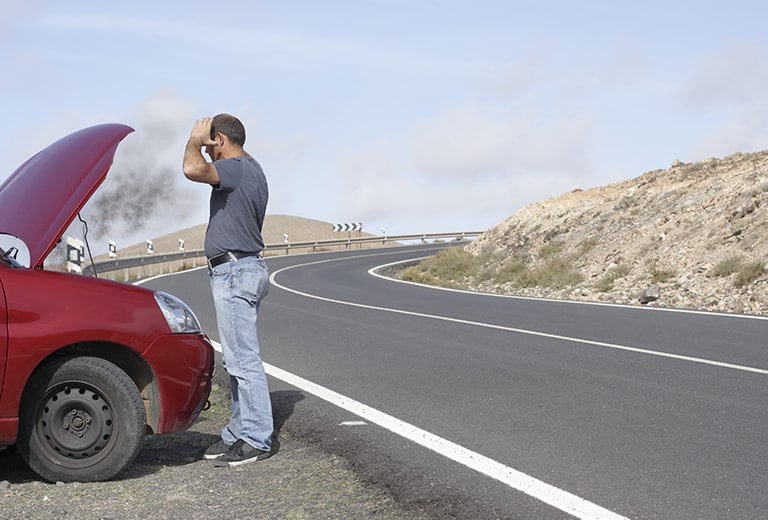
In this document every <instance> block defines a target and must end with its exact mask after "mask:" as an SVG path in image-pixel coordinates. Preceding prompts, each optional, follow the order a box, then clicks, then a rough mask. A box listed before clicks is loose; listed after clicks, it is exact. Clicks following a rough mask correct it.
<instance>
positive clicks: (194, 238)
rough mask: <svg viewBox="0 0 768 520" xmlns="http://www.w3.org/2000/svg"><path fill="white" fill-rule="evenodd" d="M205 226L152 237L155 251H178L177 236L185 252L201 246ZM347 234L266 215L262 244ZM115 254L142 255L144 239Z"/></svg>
mask: <svg viewBox="0 0 768 520" xmlns="http://www.w3.org/2000/svg"><path fill="white" fill-rule="evenodd" d="M206 226H207V224H199V225H197V226H192V227H189V228H186V229H182V230H180V231H177V232H174V233H169V234H167V235H163V236H160V237H157V238H154V239H152V242H153V248H154V252H155V254H159V253H171V252H176V251H178V250H179V239H180V238H181V239H183V240H184V249H185V250H186V251H193V250H201V249H203V240H204V239H205V229H206ZM348 234H349V233H346V232H342V233H337V232H334V231H333V225H332V224H329V223H327V222H323V221H320V220H313V219H309V218H303V217H294V216H290V215H267V216H266V218H265V219H264V229H263V230H262V235H263V237H264V243H265V244H282V243H284V242H283V235H288V239H289V240H290V242H304V241H309V240H331V239H335V238H346V237H347V236H348ZM362 235H363V236H367V235H368V233H363V234H362ZM350 236H353V237H356V236H358V235H357V232H354V231H353V232H352V234H351V235H350ZM117 254H118V256H119V257H120V258H132V257H136V256H145V255H146V254H147V246H146V243H144V242H142V243H138V244H133V245H131V246H128V247H124V248H118V250H117ZM106 259H107V255H101V256H99V257H98V258H97V259H96V261H97V262H98V261H101V260H106Z"/></svg>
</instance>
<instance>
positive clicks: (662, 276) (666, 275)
mask: <svg viewBox="0 0 768 520" xmlns="http://www.w3.org/2000/svg"><path fill="white" fill-rule="evenodd" d="M648 270H649V271H650V274H651V280H653V283H664V282H667V281H669V280H671V279H672V278H674V277H675V275H676V274H677V273H675V271H671V270H667V269H659V268H658V267H656V264H655V263H654V264H651V265H649V266H648Z"/></svg>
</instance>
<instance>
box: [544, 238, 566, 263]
mask: <svg viewBox="0 0 768 520" xmlns="http://www.w3.org/2000/svg"><path fill="white" fill-rule="evenodd" d="M564 248H565V244H564V243H562V242H550V243H548V244H545V245H544V246H542V248H541V249H540V250H539V256H541V258H543V259H544V260H546V259H549V258H552V257H554V256H557V255H559V254H560V253H561V252H562V251H563V249H564Z"/></svg>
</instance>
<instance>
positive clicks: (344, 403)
mask: <svg viewBox="0 0 768 520" xmlns="http://www.w3.org/2000/svg"><path fill="white" fill-rule="evenodd" d="M213 343H214V346H215V348H216V350H218V351H221V345H220V344H219V343H216V342H213ZM264 370H265V371H266V372H267V374H269V375H270V376H272V377H275V378H277V379H280V380H281V381H284V382H286V383H288V384H289V385H292V386H294V387H296V388H299V389H301V390H304V391H305V392H309V393H310V394H312V395H314V396H316V397H319V398H320V399H323V400H324V401H327V402H329V403H331V404H333V405H335V406H338V407H339V408H342V409H344V410H347V411H348V412H351V413H353V414H355V415H357V416H358V417H361V418H362V419H365V420H367V421H369V422H371V423H373V424H376V425H378V426H381V427H382V428H384V429H386V430H389V431H391V432H392V433H394V434H396V435H399V436H401V437H404V438H406V439H408V440H410V441H412V442H415V443H416V444H418V445H420V446H423V447H425V448H427V449H429V450H432V451H434V452H435V453H438V454H440V455H442V456H444V457H446V458H448V459H450V460H453V461H454V462H457V463H459V464H462V465H463V466H466V467H468V468H470V469H473V470H475V471H477V472H479V473H482V474H483V475H486V476H488V477H491V478H493V479H495V480H498V481H499V482H501V483H503V484H506V485H507V486H509V487H511V488H513V489H516V490H518V491H520V492H522V493H525V494H526V495H528V496H531V497H533V498H536V499H537V500H540V501H541V502H544V503H545V504H548V505H550V506H552V507H554V508H556V509H559V510H560V511H563V512H566V513H568V514H570V515H572V516H574V517H576V518H579V519H583V520H627V518H626V517H623V516H621V515H618V514H616V513H614V512H613V511H610V510H608V509H605V508H603V507H600V506H598V505H597V504H593V503H592V502H589V501H588V500H585V499H583V498H581V497H578V496H576V495H574V494H572V493H569V492H567V491H565V490H562V489H560V488H557V487H555V486H552V485H551V484H547V483H546V482H542V481H541V480H538V479H536V478H534V477H531V476H530V475H527V474H525V473H523V472H521V471H518V470H516V469H514V468H510V467H509V466H505V465H504V464H501V463H500V462H497V461H495V460H493V459H491V458H489V457H486V456H484V455H481V454H479V453H477V452H474V451H471V450H469V449H467V448H464V447H463V446H460V445H458V444H456V443H454V442H451V441H449V440H447V439H444V438H442V437H439V436H437V435H435V434H433V433H430V432H428V431H426V430H422V429H421V428H419V427H417V426H414V425H412V424H409V423H406V422H404V421H401V420H400V419H397V418H396V417H393V416H391V415H389V414H386V413H384V412H381V411H379V410H376V409H375V408H372V407H370V406H368V405H365V404H363V403H360V402H358V401H355V400H354V399H351V398H349V397H346V396H344V395H342V394H340V393H338V392H334V391H333V390H331V389H329V388H326V387H324V386H321V385H318V384H317V383H313V382H312V381H309V380H307V379H304V378H303V377H300V376H297V375H295V374H292V373H290V372H288V371H286V370H283V369H281V368H278V367H276V366H273V365H270V364H269V363H264Z"/></svg>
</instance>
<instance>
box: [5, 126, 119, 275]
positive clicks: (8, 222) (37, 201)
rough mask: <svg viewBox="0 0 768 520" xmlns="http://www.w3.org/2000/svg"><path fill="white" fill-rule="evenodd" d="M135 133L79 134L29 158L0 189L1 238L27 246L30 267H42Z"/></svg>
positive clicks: (98, 129) (115, 129)
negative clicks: (119, 149) (122, 144)
mask: <svg viewBox="0 0 768 520" xmlns="http://www.w3.org/2000/svg"><path fill="white" fill-rule="evenodd" d="M131 132H133V128H131V127H129V126H126V125H121V124H104V125H97V126H92V127H89V128H85V129H83V130H79V131H77V132H75V133H73V134H70V135H68V136H66V137H64V138H62V139H60V140H58V141H56V142H55V143H53V144H52V145H50V146H49V147H47V148H45V149H43V150H41V151H40V152H38V153H37V154H36V155H34V156H32V157H31V158H29V159H28V160H27V161H26V162H25V163H24V164H22V165H21V166H19V168H18V169H17V170H16V171H15V172H13V174H11V176H10V177H8V179H7V180H6V181H5V182H4V183H3V184H2V185H1V186H0V233H8V234H10V235H14V236H16V237H18V238H19V239H21V240H22V241H23V242H24V243H25V244H26V245H27V247H28V248H29V265H30V267H42V263H43V260H44V259H45V257H47V256H48V254H49V253H50V252H51V250H52V249H53V248H54V247H55V246H56V243H57V242H58V241H59V239H60V238H61V236H62V235H63V234H64V232H65V231H66V229H67V227H69V224H70V223H71V222H72V220H74V218H75V216H76V215H77V213H78V212H79V211H80V209H82V207H83V206H84V205H85V203H86V202H88V199H89V198H91V195H93V192H95V191H96V188H98V187H99V185H100V184H101V183H102V182H104V179H105V178H106V177H107V171H108V170H109V168H110V166H112V160H113V159H114V156H115V150H116V149H117V145H118V144H119V143H120V141H122V140H123V138H125V136H126V135H128V134H130V133H131Z"/></svg>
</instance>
